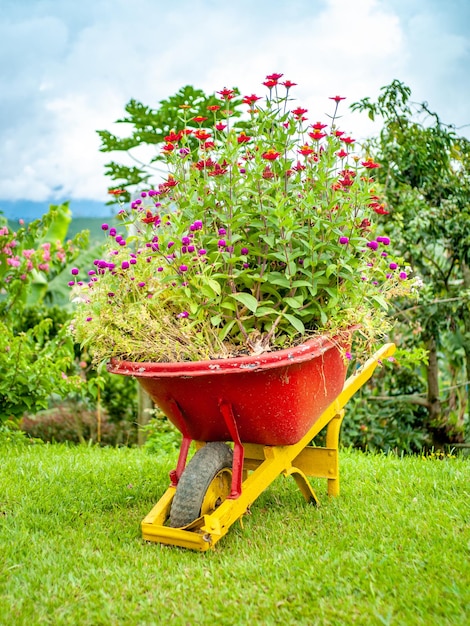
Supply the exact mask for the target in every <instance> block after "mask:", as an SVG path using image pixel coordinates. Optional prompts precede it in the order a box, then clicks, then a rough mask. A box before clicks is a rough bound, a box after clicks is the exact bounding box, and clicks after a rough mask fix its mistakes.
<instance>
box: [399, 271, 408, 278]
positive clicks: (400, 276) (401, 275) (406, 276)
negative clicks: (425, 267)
mask: <svg viewBox="0 0 470 626" xmlns="http://www.w3.org/2000/svg"><path fill="white" fill-rule="evenodd" d="M398 276H399V278H400V280H406V279H407V278H408V274H407V273H406V272H400V273H399V274H398Z"/></svg>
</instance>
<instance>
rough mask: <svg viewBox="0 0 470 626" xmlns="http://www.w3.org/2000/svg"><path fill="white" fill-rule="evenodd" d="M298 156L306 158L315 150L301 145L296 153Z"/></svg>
mask: <svg viewBox="0 0 470 626" xmlns="http://www.w3.org/2000/svg"><path fill="white" fill-rule="evenodd" d="M298 152H299V153H300V154H303V155H304V156H308V155H309V154H313V152H315V150H314V149H313V148H311V147H310V146H309V145H308V144H305V145H303V146H302V147H301V148H300V150H299V151H298Z"/></svg>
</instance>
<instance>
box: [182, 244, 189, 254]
mask: <svg viewBox="0 0 470 626" xmlns="http://www.w3.org/2000/svg"><path fill="white" fill-rule="evenodd" d="M187 251H188V246H181V252H182V253H183V254H186V252H187Z"/></svg>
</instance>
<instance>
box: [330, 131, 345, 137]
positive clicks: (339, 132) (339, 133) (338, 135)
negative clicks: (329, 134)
mask: <svg viewBox="0 0 470 626" xmlns="http://www.w3.org/2000/svg"><path fill="white" fill-rule="evenodd" d="M333 134H334V136H335V137H341V135H344V130H335V132H334V133H333Z"/></svg>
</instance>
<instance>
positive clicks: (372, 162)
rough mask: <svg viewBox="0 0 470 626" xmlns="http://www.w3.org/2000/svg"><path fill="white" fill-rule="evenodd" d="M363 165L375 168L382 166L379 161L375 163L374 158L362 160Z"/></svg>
mask: <svg viewBox="0 0 470 626" xmlns="http://www.w3.org/2000/svg"><path fill="white" fill-rule="evenodd" d="M362 165H363V166H364V167H367V169H370V170H372V169H375V168H376V167H380V165H379V164H378V163H374V161H373V160H372V159H370V158H369V159H366V160H365V161H362Z"/></svg>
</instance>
